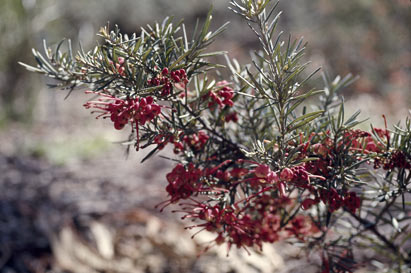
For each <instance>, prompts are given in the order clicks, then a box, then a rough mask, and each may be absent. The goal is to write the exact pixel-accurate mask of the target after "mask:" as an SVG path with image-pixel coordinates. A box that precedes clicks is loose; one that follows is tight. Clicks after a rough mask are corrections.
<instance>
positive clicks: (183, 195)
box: [166, 163, 203, 203]
mask: <svg viewBox="0 0 411 273" xmlns="http://www.w3.org/2000/svg"><path fill="white" fill-rule="evenodd" d="M202 175H203V172H202V171H201V170H200V169H198V168H196V167H195V166H194V164H193V163H190V164H188V166H187V168H185V167H184V166H183V165H182V164H177V166H175V167H174V169H173V170H172V171H171V172H170V173H168V174H167V176H166V177H167V181H168V186H167V187H166V191H167V192H168V194H169V195H170V196H171V199H170V200H169V202H171V203H174V202H177V201H178V200H180V199H187V198H188V197H190V196H191V195H192V194H193V193H194V192H198V191H200V190H201V188H202V184H201V182H200V178H201V177H202Z"/></svg>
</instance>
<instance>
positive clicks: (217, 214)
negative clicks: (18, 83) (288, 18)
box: [22, 0, 411, 272]
mask: <svg viewBox="0 0 411 273" xmlns="http://www.w3.org/2000/svg"><path fill="white" fill-rule="evenodd" d="M230 4H231V9H232V10H233V12H235V13H237V14H238V15H239V16H241V17H242V18H243V19H244V21H245V23H246V24H247V25H248V26H249V28H250V29H251V31H252V32H253V33H254V34H255V35H256V36H257V38H258V40H259V42H260V44H261V49H260V50H257V51H255V52H254V53H253V56H252V64H251V65H240V64H239V63H238V62H237V61H236V60H230V59H229V58H227V67H228V69H229V71H230V72H231V76H230V77H229V78H224V77H222V76H221V75H222V73H219V71H220V70H222V69H226V67H224V66H223V65H220V64H214V63H211V62H210V61H209V59H210V57H212V56H216V55H221V54H224V52H211V53H209V52H206V51H205V50H206V48H207V46H209V45H210V44H211V43H212V42H213V41H214V40H215V39H216V38H217V35H218V34H220V33H221V32H222V31H223V30H224V29H225V28H226V25H223V26H222V27H220V28H219V29H217V30H216V31H214V32H212V31H209V26H210V21H211V12H210V13H209V14H208V16H207V18H206V20H205V22H204V24H203V26H202V27H200V26H199V25H196V26H195V29H194V32H193V35H192V38H188V35H187V33H186V27H185V25H184V24H183V23H182V22H179V23H177V24H174V23H173V20H172V19H171V18H166V19H165V20H164V21H163V22H162V23H161V24H160V23H156V24H155V25H153V26H148V27H147V28H145V29H144V28H143V29H141V32H140V33H139V34H138V35H137V34H132V35H131V36H129V35H126V34H124V35H123V34H121V33H120V30H119V28H118V27H117V26H116V27H115V28H114V30H111V31H110V30H109V28H108V27H103V28H102V29H101V30H100V32H99V35H100V37H101V38H102V39H103V42H102V43H100V44H98V45H97V46H96V47H95V48H93V49H92V50H90V51H87V52H85V51H84V50H83V49H81V50H80V52H78V53H77V55H76V56H73V53H72V49H71V44H70V41H67V44H68V51H67V52H62V51H61V46H62V44H63V43H64V41H63V42H61V43H60V44H59V45H58V46H57V48H56V50H55V51H54V53H53V52H52V51H51V49H50V48H48V47H47V46H46V44H45V48H44V49H45V56H43V55H42V54H41V53H40V52H39V51H37V50H33V54H34V56H35V58H36V61H37V63H38V65H37V67H33V66H29V65H26V64H22V65H24V66H25V67H26V68H27V69H28V70H30V71H34V72H39V73H42V74H45V75H46V76H48V77H50V78H53V79H54V80H55V81H56V82H57V84H56V85H54V86H56V87H61V88H64V89H69V94H70V93H71V91H73V90H75V89H77V88H86V89H87V90H88V91H86V93H88V94H90V95H93V96H94V99H92V100H90V101H88V102H86V103H85V104H84V106H85V107H86V108H88V109H92V110H93V111H92V113H95V114H97V118H103V119H105V118H108V119H110V120H111V122H112V123H113V126H114V128H115V129H117V130H123V129H129V130H130V131H131V133H130V134H131V135H130V139H131V140H132V144H131V145H134V147H135V148H136V150H139V149H151V150H150V152H149V153H148V154H147V156H146V157H145V158H144V159H143V161H145V160H146V159H148V158H149V157H151V156H153V155H155V154H156V153H158V152H160V151H161V150H162V149H163V148H164V147H165V146H171V147H172V148H173V150H174V153H175V158H173V160H174V161H178V163H177V164H176V165H175V167H174V168H173V169H172V170H171V171H170V172H169V173H168V174H167V177H166V179H167V183H168V184H167V186H166V191H167V193H168V195H169V199H168V200H166V201H164V202H163V203H161V204H159V208H160V209H161V210H162V209H164V208H165V207H167V206H168V205H170V204H173V205H177V204H178V205H179V206H180V208H179V209H178V210H175V212H181V213H183V217H182V218H183V219H187V220H191V221H193V225H192V226H189V227H188V228H200V231H201V230H204V229H205V230H208V231H210V232H213V233H215V234H216V237H215V240H214V242H213V243H211V244H210V245H209V246H207V248H209V247H211V246H212V245H215V244H216V245H220V244H223V243H226V244H227V245H228V248H229V249H230V247H232V246H236V247H238V248H244V249H246V250H247V248H254V247H257V248H260V249H262V247H263V244H264V243H274V242H276V241H279V240H285V241H288V242H291V243H299V242H300V243H302V244H300V245H301V247H303V248H306V249H307V250H308V251H317V252H318V253H319V254H320V256H321V258H322V268H323V272H352V271H353V270H354V269H355V268H356V267H360V266H361V265H362V264H361V262H364V261H361V259H358V261H356V260H357V259H356V258H357V257H356V256H357V255H356V252H355V251H356V250H357V249H358V248H361V247H366V248H371V249H373V250H374V251H375V252H376V253H384V256H382V257H380V258H379V257H375V259H377V260H380V261H382V262H383V263H385V264H388V265H389V266H391V268H395V269H396V270H398V271H401V270H406V268H407V264H408V265H409V264H410V253H409V249H408V253H407V250H406V248H407V247H409V243H407V242H406V240H407V239H408V240H409V234H410V227H409V219H410V213H409V210H408V209H409V205H410V204H409V196H410V195H409V194H410V192H411V188H410V184H411V183H410V181H411V171H410V169H411V121H410V119H409V118H407V119H406V121H405V123H404V125H403V126H402V127H401V126H400V125H398V126H395V128H394V129H393V130H389V129H388V128H387V126H385V128H371V130H370V131H364V130H360V129H358V128H356V126H357V125H358V124H359V123H360V122H359V121H358V120H357V117H358V114H359V111H358V112H356V113H354V114H353V115H351V116H349V117H346V114H345V112H344V104H343V100H342V97H340V92H341V90H342V89H343V88H345V87H346V86H348V85H349V84H350V83H351V82H353V81H354V78H353V77H352V76H351V75H347V76H345V77H343V78H341V77H339V76H338V77H336V78H335V79H334V80H332V81H331V80H330V79H329V77H328V76H327V75H326V74H325V73H323V79H324V85H325V86H324V88H322V89H318V90H317V89H311V90H307V88H305V84H306V83H307V81H309V80H310V79H311V78H312V76H313V75H314V74H316V73H317V72H318V70H316V71H314V72H313V73H310V74H308V75H307V74H305V68H306V66H307V63H302V61H301V59H302V57H303V54H304V49H305V46H306V45H305V44H303V41H302V39H300V40H294V41H292V40H291V38H290V37H288V39H286V41H282V40H281V32H280V33H277V31H276V26H277V22H278V20H279V17H280V13H277V12H276V4H274V3H272V1H270V0H266V1H253V0H241V1H231V3H230ZM304 75H305V76H304ZM384 119H385V117H384ZM407 195H408V197H407ZM407 222H408V224H407ZM365 262H367V261H365ZM379 264H381V263H379ZM379 264H378V263H374V264H373V265H374V266H377V265H379Z"/></svg>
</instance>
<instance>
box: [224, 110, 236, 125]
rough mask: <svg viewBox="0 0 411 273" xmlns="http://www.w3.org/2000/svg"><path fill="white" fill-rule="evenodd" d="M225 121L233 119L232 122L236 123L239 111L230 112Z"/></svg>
mask: <svg viewBox="0 0 411 273" xmlns="http://www.w3.org/2000/svg"><path fill="white" fill-rule="evenodd" d="M224 121H225V122H230V121H232V122H234V123H236V122H237V121H238V115H237V113H236V112H233V113H230V114H228V115H226V116H225V119H224Z"/></svg>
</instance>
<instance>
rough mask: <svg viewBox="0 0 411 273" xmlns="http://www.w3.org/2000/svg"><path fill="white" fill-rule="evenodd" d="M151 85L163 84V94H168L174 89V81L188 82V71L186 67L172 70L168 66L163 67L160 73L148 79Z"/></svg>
mask: <svg viewBox="0 0 411 273" xmlns="http://www.w3.org/2000/svg"><path fill="white" fill-rule="evenodd" d="M147 83H148V85H149V86H159V85H163V88H162V89H161V96H168V95H170V94H171V91H172V90H173V83H183V84H184V85H185V84H187V83H188V80H187V75H186V71H185V70H184V69H180V70H175V71H171V73H169V70H168V68H167V67H165V68H163V70H162V71H161V73H160V75H158V76H157V77H155V78H152V79H150V80H148V82H147Z"/></svg>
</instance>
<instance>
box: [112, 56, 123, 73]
mask: <svg viewBox="0 0 411 273" xmlns="http://www.w3.org/2000/svg"><path fill="white" fill-rule="evenodd" d="M110 64H111V65H113V72H114V73H118V74H119V75H120V76H125V75H126V74H125V70H126V69H125V68H124V66H123V65H124V58H123V57H118V63H115V64H114V63H113V61H110Z"/></svg>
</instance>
